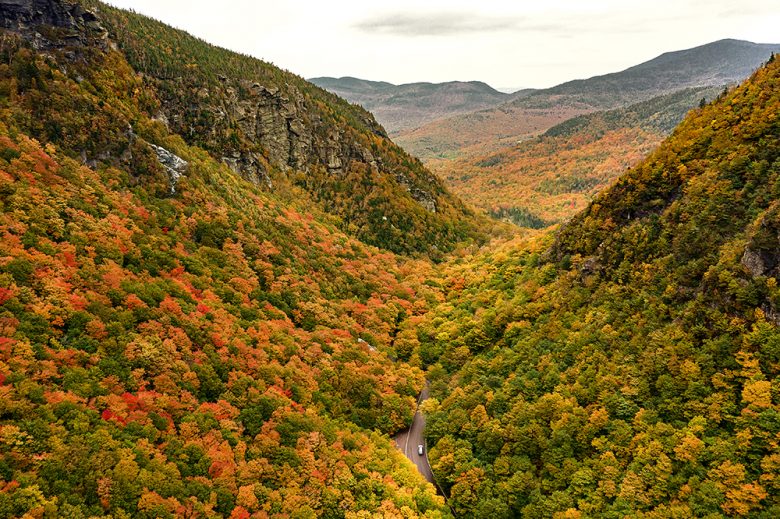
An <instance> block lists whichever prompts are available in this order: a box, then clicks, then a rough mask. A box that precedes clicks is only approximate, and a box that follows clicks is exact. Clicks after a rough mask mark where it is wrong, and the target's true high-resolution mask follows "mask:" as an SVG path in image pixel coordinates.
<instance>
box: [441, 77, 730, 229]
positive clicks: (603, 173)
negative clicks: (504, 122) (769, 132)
mask: <svg viewBox="0 0 780 519" xmlns="http://www.w3.org/2000/svg"><path fill="white" fill-rule="evenodd" d="M722 91H723V88H722V87H705V88H695V89H686V90H681V91H679V92H676V93H674V94H667V95H664V96H660V97H657V98H654V99H651V100H649V101H643V102H641V103H637V104H635V105H631V106H629V107H626V108H618V109H615V110H608V111H604V112H595V113H592V114H588V115H582V116H579V117H574V118H572V119H569V120H568V121H564V122H563V123H561V124H558V125H556V126H554V127H552V128H550V129H549V130H547V131H546V132H545V133H544V134H543V135H542V136H540V137H536V138H533V139H529V140H527V141H524V142H522V143H520V144H517V145H515V146H513V147H507V148H506V149H505V150H503V151H500V152H497V153H492V154H488V155H485V156H476V157H469V158H464V159H460V160H456V161H442V160H439V161H432V162H431V163H430V164H429V165H430V167H431V169H432V170H433V171H435V172H436V173H437V174H439V176H440V177H441V178H443V179H444V180H445V181H446V182H447V184H449V185H450V186H451V187H452V190H453V192H455V193H456V194H458V195H459V196H461V197H462V198H463V199H464V200H466V201H467V202H470V203H471V204H473V205H475V206H476V207H479V208H482V209H484V210H485V211H486V212H488V213H490V214H492V215H493V216H495V217H498V218H503V219H507V220H509V221H512V222H513V223H515V224H517V225H520V226H523V227H545V226H547V225H550V224H554V223H558V222H561V221H565V220H567V219H569V218H570V217H571V216H573V215H574V214H575V213H577V212H578V211H580V210H581V209H583V208H584V207H585V206H586V205H587V204H588V202H589V201H590V200H591V199H592V198H593V196H594V195H595V194H596V193H599V192H600V191H601V190H603V189H604V188H605V187H606V186H608V185H609V184H610V183H611V182H612V181H613V180H614V179H616V178H617V177H618V176H619V175H621V174H622V173H623V172H624V171H625V170H626V169H627V168H629V167H631V166H633V165H635V164H636V163H638V162H639V161H640V160H641V159H643V158H644V157H645V156H646V155H647V154H648V153H649V152H650V151H651V150H653V149H655V148H656V147H657V146H658V144H660V142H661V141H662V140H663V138H664V137H665V136H667V135H668V134H669V133H671V131H672V129H673V128H674V127H675V126H676V125H677V124H678V123H679V122H680V121H681V120H682V119H683V117H684V116H685V114H686V113H688V111H689V110H691V109H692V108H695V107H697V106H699V105H700V104H701V103H702V100H705V101H706V100H712V99H715V98H716V97H717V96H718V95H720V94H721V93H722Z"/></svg>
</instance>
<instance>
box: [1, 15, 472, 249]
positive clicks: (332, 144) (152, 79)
mask: <svg viewBox="0 0 780 519" xmlns="http://www.w3.org/2000/svg"><path fill="white" fill-rule="evenodd" d="M6 4H8V5H9V6H10V5H14V6H17V7H13V8H11V7H9V8H8V9H5V8H4V11H3V25H5V26H7V27H8V28H10V29H11V30H13V31H14V32H17V33H22V34H24V35H25V37H26V38H27V39H33V40H35V39H37V41H38V43H39V47H43V48H46V47H48V46H52V47H55V48H56V47H58V46H60V45H61V43H63V42H64V43H66V44H68V43H71V44H72V43H73V42H74V41H78V40H79V39H80V38H83V37H84V35H85V34H87V33H89V32H90V31H96V34H95V35H94V36H95V37H96V38H97V39H98V41H96V42H94V43H96V44H97V45H103V46H104V47H106V48H111V47H115V48H117V49H118V50H120V51H121V53H122V54H123V55H124V57H125V58H126V59H127V61H128V63H129V65H130V66H131V67H133V69H134V71H135V72H137V73H139V74H140V77H141V78H142V82H143V85H144V87H146V90H148V91H151V92H153V94H154V99H145V100H144V101H145V104H143V105H142V106H141V107H140V108H141V109H142V110H143V111H144V112H146V113H148V115H150V116H151V117H152V118H154V119H155V120H157V121H160V122H161V123H162V124H163V125H164V126H165V127H166V129H167V130H168V131H170V132H171V133H176V134H178V135H180V136H182V138H184V140H185V141H186V142H187V143H188V144H191V145H196V146H199V147H202V148H203V149H206V150H207V151H208V152H209V153H210V154H211V155H212V156H213V157H214V158H215V159H217V160H220V161H222V162H224V163H226V164H228V165H229V166H230V167H231V168H232V169H233V170H234V171H236V172H237V173H239V174H241V175H242V176H244V177H245V178H246V179H248V180H250V181H252V182H255V183H257V184H258V185H261V186H265V187H267V188H269V189H275V188H277V187H278V184H280V183H281V184H293V185H296V186H299V187H301V188H303V189H304V190H305V191H306V192H307V193H308V194H309V195H310V196H311V198H313V199H314V200H315V201H318V202H320V203H321V206H322V208H324V209H325V210H326V211H327V212H330V213H331V214H333V215H335V216H337V217H339V218H340V219H341V220H342V224H341V227H342V229H344V230H346V231H347V232H348V233H349V234H352V235H354V236H356V237H358V238H360V239H361V240H362V241H364V242H367V243H371V244H373V245H377V246H380V247H383V248H386V249H389V250H393V251H395V252H401V253H421V252H422V253H429V254H439V253H440V252H441V251H443V250H449V249H451V248H452V247H453V246H454V244H455V243H456V242H461V241H464V240H469V239H472V238H475V237H476V235H477V234H478V233H477V231H476V229H475V221H474V218H473V215H471V214H470V212H469V211H468V210H467V209H466V208H465V207H464V206H463V205H462V203H461V202H460V201H459V200H457V199H456V198H454V197H453V196H452V195H450V194H449V193H448V192H447V190H446V189H444V188H443V187H442V184H441V183H440V182H439V180H438V179H437V178H436V177H435V175H433V174H431V173H430V172H429V171H427V170H426V169H425V168H424V167H423V166H422V165H421V164H420V162H419V161H417V160H416V159H414V158H412V157H410V156H409V155H407V154H406V153H404V152H403V150H401V149H400V148H398V147H397V146H395V145H394V144H393V143H392V142H391V141H390V140H388V139H387V138H386V136H385V132H384V130H383V129H382V127H381V126H380V125H378V124H377V123H376V121H375V120H374V118H373V117H372V116H371V114H369V113H368V112H366V111H365V110H363V109H361V108H359V107H357V106H354V105H350V104H349V103H347V102H346V101H344V100H342V99H340V98H338V97H336V96H334V95H333V94H330V93H328V92H326V91H324V90H322V89H320V88H318V87H315V86H314V85H312V84H310V83H307V82H306V81H304V80H303V79H301V78H299V77H297V76H295V75H293V74H291V73H289V72H285V71H283V70H281V69H279V68H276V67H274V66H272V65H270V64H267V63H265V62H262V61H260V60H257V59H254V58H250V57H248V56H242V55H239V54H236V53H233V52H229V51H227V50H224V49H220V48H217V47H214V46H212V45H209V44H208V43H206V42H204V41H202V40H199V39H197V38H194V37H192V36H190V35H188V34H187V33H185V32H183V31H179V30H176V29H173V28H171V27H168V26H166V25H164V24H162V23H159V22H157V21H154V20H151V19H149V18H146V17H143V16H141V15H137V14H134V13H131V12H127V11H122V10H119V9H115V8H112V7H110V6H108V5H104V4H101V3H99V2H96V1H94V0H83V1H82V2H81V4H69V3H68V2H67V1H65V0H35V1H33V0H21V1H16V0H14V1H10V0H6V2H4V4H3V5H6ZM63 5H81V6H84V8H88V9H89V10H90V11H89V14H88V15H87V16H88V19H86V20H82V19H81V18H79V15H80V13H77V14H76V15H75V17H74V16H72V15H70V14H68V15H67V16H61V13H58V12H57V10H58V9H63V8H62V7H61V6H63ZM73 8H75V7H73ZM84 8H82V7H78V9H79V10H81V11H84ZM14 13H15V14H14ZM35 13H41V14H35ZM52 25H56V26H57V29H58V31H60V33H55V34H51V33H50V31H47V30H46V29H45V27H52ZM36 34H38V35H39V36H40V37H38V36H36ZM68 38H70V40H67V39H68ZM83 43H88V42H83ZM133 122H134V121H132V120H128V121H127V123H128V124H133ZM46 130H47V131H51V129H46ZM44 136H46V137H52V135H51V134H44ZM79 151H83V152H84V153H86V158H87V159H88V160H95V159H96V158H99V157H100V155H101V154H102V153H104V150H102V149H97V148H94V147H93V149H90V148H88V147H87V146H85V147H84V149H82V150H79Z"/></svg>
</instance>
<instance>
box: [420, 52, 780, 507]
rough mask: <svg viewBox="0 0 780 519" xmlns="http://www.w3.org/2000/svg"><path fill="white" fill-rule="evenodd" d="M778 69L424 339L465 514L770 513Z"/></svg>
mask: <svg viewBox="0 0 780 519" xmlns="http://www.w3.org/2000/svg"><path fill="white" fill-rule="evenodd" d="M779 195H780V61H778V60H774V62H771V63H769V64H768V65H766V66H765V67H764V68H761V69H760V70H758V71H757V72H756V74H755V75H754V76H753V77H752V78H751V79H749V80H748V81H747V82H746V83H745V84H743V85H742V86H740V87H739V88H736V89H735V90H733V91H731V92H729V93H728V94H727V95H725V96H723V97H722V98H721V99H719V100H718V101H716V102H714V103H712V104H711V105H708V106H705V107H703V108H702V109H697V110H695V111H694V112H693V113H691V114H690V115H689V116H688V117H687V118H686V120H685V121H684V122H683V123H682V124H681V125H680V126H679V127H678V128H677V129H676V130H675V132H674V133H673V134H672V135H671V136H670V137H669V138H668V139H667V140H666V141H665V142H664V143H663V144H662V145H661V146H660V147H659V148H658V149H657V150H656V151H655V152H653V153H652V154H651V155H650V156H649V157H648V158H647V159H646V160H645V161H643V162H642V163H641V164H639V165H638V166H637V167H635V168H633V169H632V170H630V171H629V172H628V173H626V174H625V175H624V176H623V177H621V178H620V179H619V180H618V182H617V183H616V184H615V185H614V186H613V187H611V188H609V189H608V190H607V191H606V192H604V193H603V194H602V195H600V196H598V197H597V198H596V199H595V200H594V202H593V203H592V204H590V206H589V207H588V208H587V210H585V211H584V212H582V213H580V214H578V215H577V216H576V217H575V218H574V219H573V220H572V221H571V222H570V223H569V224H567V225H565V226H564V227H563V228H562V229H561V230H560V232H559V233H558V234H557V235H556V236H552V237H549V238H547V239H545V240H542V241H536V242H532V243H525V244H521V245H520V246H518V245H514V246H511V245H510V246H507V247H505V248H503V249H502V250H500V251H497V252H490V253H485V254H484V255H483V256H481V257H480V258H477V259H474V258H469V259H464V260H461V261H460V262H459V264H457V263H456V264H454V265H453V266H452V267H451V270H450V271H449V274H448V276H446V277H445V279H443V280H442V284H443V285H444V286H446V287H447V296H446V297H447V299H446V302H445V303H444V304H442V305H439V306H438V307H437V309H436V311H435V312H434V313H433V314H432V315H431V316H430V318H429V319H428V320H427V324H424V325H422V326H421V327H420V328H419V335H420V339H421V346H420V356H421V358H422V359H423V360H424V362H426V363H428V364H430V365H431V370H430V374H431V378H432V383H431V388H432V395H433V396H434V397H435V399H433V400H430V401H429V402H427V404H426V411H427V413H428V434H429V440H430V445H432V447H431V449H430V457H431V460H432V462H431V464H432V467H433V470H434V473H435V474H436V475H437V477H438V478H439V481H440V482H441V483H442V484H443V485H444V486H445V488H446V489H447V491H448V492H449V493H450V494H451V499H450V501H449V502H450V504H451V506H453V508H454V510H455V512H456V513H457V514H458V515H460V516H464V517H466V516H468V517H518V516H521V517H615V518H617V517H626V516H639V517H672V516H673V517H720V516H723V515H726V516H750V517H776V516H778V515H780V486H778V485H779V484H780V457H778V444H779V442H780V398H779V395H780V386H779V385H778V384H779V383H780V382H779V381H780V378H778V373H779V372H780V332H779V331H778V328H777V326H778V324H780V312H778V305H780V289H778V286H777V275H778V274H779V273H780V268H778V265H780V238H779V236H780V234H778V229H779V228H780V224H779V223H778V222H779V221H780V220H778V215H779V214H780V211H779V210H778V197H779Z"/></svg>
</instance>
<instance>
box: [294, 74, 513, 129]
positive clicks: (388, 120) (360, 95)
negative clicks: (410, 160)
mask: <svg viewBox="0 0 780 519" xmlns="http://www.w3.org/2000/svg"><path fill="white" fill-rule="evenodd" d="M309 81H310V82H311V83H314V84H315V85H317V86H318V87H320V88H324V89H325V90H328V91H330V92H332V93H334V94H336V95H338V96H340V97H343V98H344V99H346V100H347V101H349V102H351V103H356V104H359V105H361V106H362V107H363V108H365V109H366V110H368V111H370V112H372V113H373V114H374V115H375V117H376V118H377V120H378V121H379V122H380V123H381V124H382V125H383V126H384V127H385V128H386V129H387V130H388V132H390V133H391V134H393V133H396V132H398V131H401V130H405V129H411V128H416V127H418V126H420V125H421V124H425V123H429V122H431V121H434V120H436V119H440V118H442V117H450V116H453V115H457V114H462V113H467V112H472V111H474V110H482V109H485V108H490V107H493V106H496V105H499V104H501V103H503V102H506V101H508V100H510V99H512V98H513V96H517V94H512V95H510V94H506V93H503V92H499V91H498V90H496V89H494V88H493V87H491V86H490V85H488V84H486V83H483V82H482V81H449V82H446V83H425V82H420V83H407V84H403V85H394V84H392V83H388V82H386V81H369V80H366V79H359V78H355V77H349V76H347V77H341V78H333V77H318V78H311V79H309Z"/></svg>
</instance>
